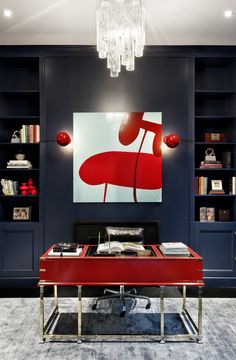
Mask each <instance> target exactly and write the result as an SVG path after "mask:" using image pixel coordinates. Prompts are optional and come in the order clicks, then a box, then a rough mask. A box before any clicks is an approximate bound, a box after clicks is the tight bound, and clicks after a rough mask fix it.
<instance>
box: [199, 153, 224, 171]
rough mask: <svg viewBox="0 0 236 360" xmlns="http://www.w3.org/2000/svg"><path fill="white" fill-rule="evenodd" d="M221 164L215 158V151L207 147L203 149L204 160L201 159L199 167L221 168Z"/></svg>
mask: <svg viewBox="0 0 236 360" xmlns="http://www.w3.org/2000/svg"><path fill="white" fill-rule="evenodd" d="M221 168H222V164H221V162H220V161H218V160H216V155H215V151H214V149H212V148H207V149H206V151H205V160H204V161H201V163H200V169H221Z"/></svg>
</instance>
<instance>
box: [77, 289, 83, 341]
mask: <svg viewBox="0 0 236 360" xmlns="http://www.w3.org/2000/svg"><path fill="white" fill-rule="evenodd" d="M81 328H82V286H80V285H79V286H78V340H77V343H78V344H80V343H81V342H82V339H81Z"/></svg>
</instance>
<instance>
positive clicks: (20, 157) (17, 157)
mask: <svg viewBox="0 0 236 360" xmlns="http://www.w3.org/2000/svg"><path fill="white" fill-rule="evenodd" d="M15 158H16V160H24V159H25V154H22V153H19V154H16V156H15Z"/></svg>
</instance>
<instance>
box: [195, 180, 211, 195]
mask: <svg viewBox="0 0 236 360" xmlns="http://www.w3.org/2000/svg"><path fill="white" fill-rule="evenodd" d="M207 187H208V178H207V177H204V176H195V178H194V193H195V194H198V195H206V194H207Z"/></svg>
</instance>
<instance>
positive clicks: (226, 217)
mask: <svg viewBox="0 0 236 360" xmlns="http://www.w3.org/2000/svg"><path fill="white" fill-rule="evenodd" d="M230 220H231V218H230V210H219V221H230Z"/></svg>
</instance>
